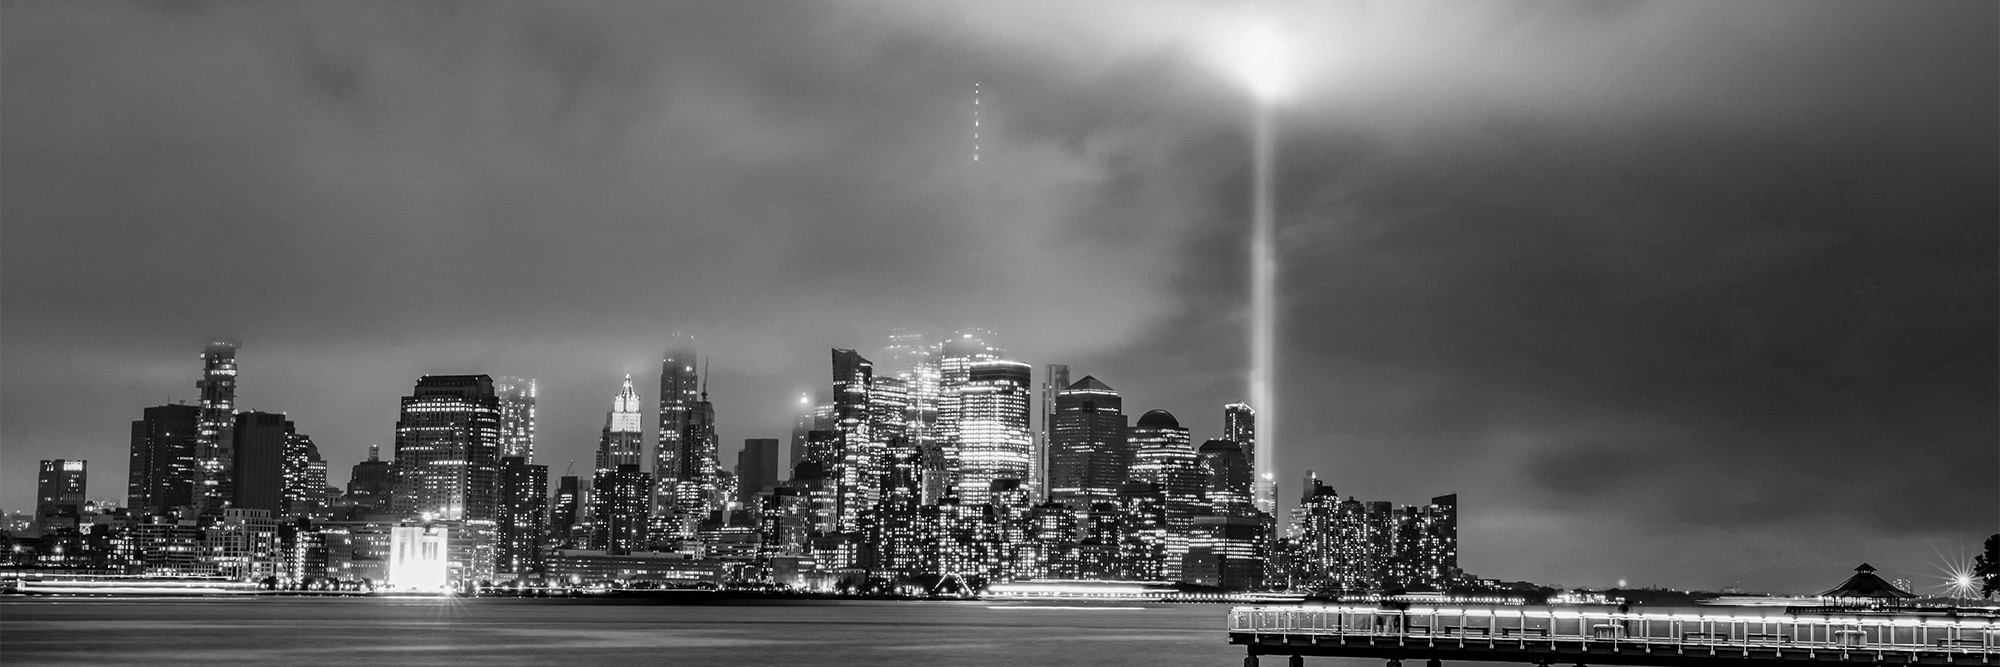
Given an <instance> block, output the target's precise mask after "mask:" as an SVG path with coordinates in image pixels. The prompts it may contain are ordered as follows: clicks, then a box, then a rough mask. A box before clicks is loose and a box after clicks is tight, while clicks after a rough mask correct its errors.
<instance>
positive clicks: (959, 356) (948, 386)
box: [931, 329, 1002, 501]
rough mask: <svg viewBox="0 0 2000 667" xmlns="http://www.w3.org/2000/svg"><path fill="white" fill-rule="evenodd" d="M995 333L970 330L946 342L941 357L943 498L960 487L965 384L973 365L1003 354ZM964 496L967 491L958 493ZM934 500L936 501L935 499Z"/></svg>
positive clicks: (938, 437) (937, 428)
mask: <svg viewBox="0 0 2000 667" xmlns="http://www.w3.org/2000/svg"><path fill="white" fill-rule="evenodd" d="M992 339H993V334H992V332H989V331H985V330H983V329H966V330H961V331H959V332H957V333H954V334H953V335H951V336H948V337H946V338H945V341H944V344H943V345H942V346H941V347H940V349H939V353H938V398H937V423H936V424H935V425H934V426H933V427H932V429H931V431H932V439H933V440H935V441H936V443H937V449H938V455H939V459H940V460H939V470H938V471H937V472H938V474H937V475H936V476H935V477H936V479H937V480H938V482H939V484H938V493H939V494H940V495H942V494H943V493H944V491H945V487H947V486H958V485H959V484H960V482H959V479H958V477H959V474H960V470H959V453H960V448H961V446H962V445H963V442H962V439H961V438H960V433H959V421H960V419H961V414H960V413H961V411H962V406H961V402H962V397H961V396H960V394H961V393H963V390H964V388H965V384H966V383H967V382H969V381H971V378H972V366H973V364H976V363H979V362H983V361H997V360H999V359H1000V356H1001V354H1002V352H1001V350H1000V348H998V347H995V346H994V345H993V344H992V343H991V342H990V341H991V340H992ZM954 491H955V492H957V493H960V494H963V492H964V489H963V488H962V487H961V488H958V489H955V490H954ZM932 500H934V501H935V500H936V499H935V498H932Z"/></svg>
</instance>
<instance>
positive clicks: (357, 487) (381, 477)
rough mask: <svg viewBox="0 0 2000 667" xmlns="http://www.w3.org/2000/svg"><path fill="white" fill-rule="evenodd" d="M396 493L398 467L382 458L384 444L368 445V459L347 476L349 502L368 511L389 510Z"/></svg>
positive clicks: (355, 466)
mask: <svg viewBox="0 0 2000 667" xmlns="http://www.w3.org/2000/svg"><path fill="white" fill-rule="evenodd" d="M395 494H396V468H395V466H394V465H392V464H391V463H390V462H388V461H384V460H382V446H381V445H369V446H368V460H366V461H362V462H360V463H356V464H354V467H353V468H352V469H350V471H349V472H348V477H347V502H349V503H351V504H353V505H354V506H356V507H360V508H362V509H363V510H364V511H367V512H388V511H389V508H390V505H391V503H392V501H393V499H394V497H395Z"/></svg>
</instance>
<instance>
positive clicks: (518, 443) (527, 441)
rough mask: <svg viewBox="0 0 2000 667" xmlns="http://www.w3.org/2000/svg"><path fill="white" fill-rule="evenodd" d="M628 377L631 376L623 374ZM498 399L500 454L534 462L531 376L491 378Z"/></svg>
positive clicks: (533, 390)
mask: <svg viewBox="0 0 2000 667" xmlns="http://www.w3.org/2000/svg"><path fill="white" fill-rule="evenodd" d="M626 378H627V379H630V378H631V376H629V375H628V376H626ZM493 394H494V395H495V396H497V397H499V399H500V456H501V458H506V457H510V456H513V457H520V458H522V459H524V460H525V461H526V462H527V463H534V462H535V379H534V378H521V377H514V376H511V375H503V376H500V377H497V378H493Z"/></svg>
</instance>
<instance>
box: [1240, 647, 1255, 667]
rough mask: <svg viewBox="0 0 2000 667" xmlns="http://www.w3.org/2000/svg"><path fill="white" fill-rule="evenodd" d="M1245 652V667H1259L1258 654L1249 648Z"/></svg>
mask: <svg viewBox="0 0 2000 667" xmlns="http://www.w3.org/2000/svg"><path fill="white" fill-rule="evenodd" d="M1244 651H1245V652H1246V653H1247V655H1245V656H1243V667H1257V652H1256V651H1255V650H1251V649H1250V648H1248V647H1245V648H1244Z"/></svg>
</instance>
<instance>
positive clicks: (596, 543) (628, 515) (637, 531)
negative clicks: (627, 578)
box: [590, 463, 653, 553]
mask: <svg viewBox="0 0 2000 667" xmlns="http://www.w3.org/2000/svg"><path fill="white" fill-rule="evenodd" d="M591 490H592V492H593V493H592V494H591V505H592V507H594V508H595V510H596V514H597V515H596V517H595V520H594V521H592V526H591V527H592V535H591V540H590V544H591V546H592V547H593V548H598V549H604V550H607V551H610V552H612V553H624V552H628V551H634V550H641V549H644V548H645V546H646V530H647V527H648V526H647V523H648V522H647V520H646V519H647V517H646V506H647V504H648V502H647V501H648V499H649V498H650V497H651V495H652V490H653V475H652V474H651V473H648V472H645V471H643V470H640V469H639V464H637V463H624V464H620V465H619V466H618V467H617V468H615V469H612V470H602V471H598V473H597V477H596V484H595V486H594V487H592V489H591Z"/></svg>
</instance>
